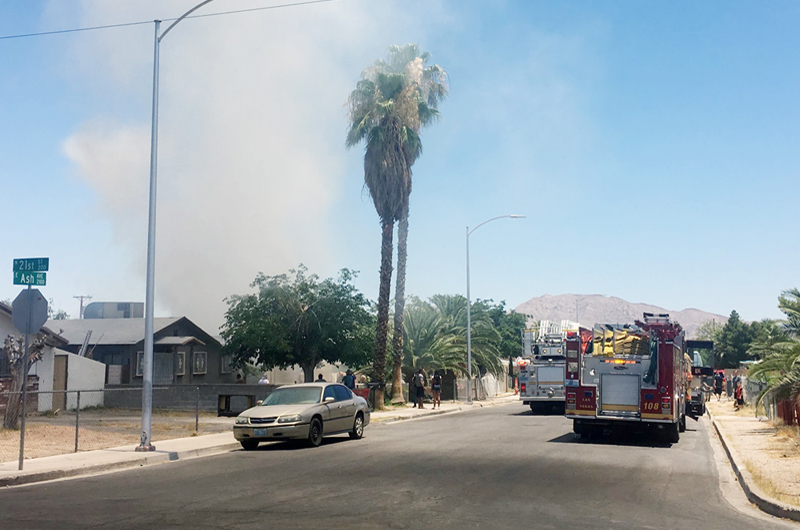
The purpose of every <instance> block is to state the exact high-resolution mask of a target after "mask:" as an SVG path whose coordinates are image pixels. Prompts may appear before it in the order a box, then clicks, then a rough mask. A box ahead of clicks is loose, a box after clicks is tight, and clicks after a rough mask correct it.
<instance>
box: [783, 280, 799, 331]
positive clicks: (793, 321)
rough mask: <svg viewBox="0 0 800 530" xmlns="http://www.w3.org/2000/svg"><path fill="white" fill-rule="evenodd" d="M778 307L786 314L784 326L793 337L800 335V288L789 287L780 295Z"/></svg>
mask: <svg viewBox="0 0 800 530" xmlns="http://www.w3.org/2000/svg"><path fill="white" fill-rule="evenodd" d="M778 308H779V309H780V310H781V311H783V314H785V315H786V321H785V322H784V328H785V329H786V332H787V333H788V334H789V335H791V336H793V337H800V289H797V288H796V287H795V288H794V289H788V290H786V291H783V293H781V296H780V297H778Z"/></svg>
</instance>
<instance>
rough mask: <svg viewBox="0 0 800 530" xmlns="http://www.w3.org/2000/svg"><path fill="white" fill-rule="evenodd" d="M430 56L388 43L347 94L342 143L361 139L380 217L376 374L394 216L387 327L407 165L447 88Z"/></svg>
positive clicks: (397, 350)
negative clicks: (381, 57) (347, 122)
mask: <svg viewBox="0 0 800 530" xmlns="http://www.w3.org/2000/svg"><path fill="white" fill-rule="evenodd" d="M429 57H430V55H429V54H428V53H420V51H419V46H418V45H416V44H407V45H405V46H390V47H389V60H388V62H386V61H383V60H378V61H376V62H375V64H373V65H372V66H371V67H369V68H367V69H366V70H364V72H363V73H362V76H361V77H362V78H361V80H360V81H359V82H358V83H357V85H356V89H355V90H353V92H351V93H350V96H349V98H348V116H349V120H350V126H349V130H348V132H347V140H346V145H347V146H348V147H354V146H355V145H358V144H359V143H361V141H362V140H365V141H366V144H367V145H366V152H365V154H364V184H365V186H366V188H367V189H368V190H369V194H370V196H371V197H372V200H373V203H374V204H375V210H376V211H377V213H378V216H379V217H380V219H381V229H382V240H381V273H380V289H379V292H378V322H377V328H376V339H375V340H376V343H375V362H374V365H373V372H374V374H375V376H376V378H378V380H379V382H384V381H383V380H384V370H385V364H386V346H387V336H388V320H389V291H390V289H391V281H392V246H393V241H392V239H393V235H394V234H393V230H394V222H395V221H400V226H399V229H398V260H397V261H398V266H397V268H398V271H397V274H398V275H397V284H396V295H395V321H394V327H395V329H396V330H402V329H403V313H404V306H405V269H406V254H407V251H406V244H407V238H408V237H407V234H408V199H409V195H410V194H411V166H412V165H413V164H414V162H415V161H416V159H417V158H419V156H420V154H422V143H421V142H420V139H419V131H420V128H421V127H423V126H425V125H427V124H428V123H430V122H431V121H433V120H434V119H436V118H437V117H438V110H437V107H438V102H439V101H440V100H441V99H442V98H443V97H444V96H445V95H446V94H447V75H446V73H445V71H444V70H443V69H442V68H441V67H439V66H436V65H432V66H428V67H426V66H425V63H426V62H427V61H428V59H429ZM393 346H394V377H393V380H394V386H393V395H394V396H395V398H397V396H400V401H402V388H401V386H400V384H401V383H400V367H401V364H402V359H403V334H402V332H397V333H395V334H394V341H393ZM375 401H376V404H377V406H378V407H382V406H383V391H382V390H380V389H379V391H378V392H377V393H376V397H375Z"/></svg>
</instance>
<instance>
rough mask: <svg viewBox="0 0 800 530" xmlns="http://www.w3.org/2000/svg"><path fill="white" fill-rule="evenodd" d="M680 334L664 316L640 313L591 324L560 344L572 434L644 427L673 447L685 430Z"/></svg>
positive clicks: (685, 374) (686, 368)
mask: <svg viewBox="0 0 800 530" xmlns="http://www.w3.org/2000/svg"><path fill="white" fill-rule="evenodd" d="M684 343H685V341H684V332H683V329H681V326H680V325H679V324H677V323H673V322H670V320H669V315H666V314H650V313H644V318H643V320H642V321H636V323H635V324H626V325H618V324H597V325H595V327H594V329H593V330H580V331H579V332H577V333H570V334H569V335H568V336H567V338H566V342H565V350H566V356H567V365H566V380H565V386H566V416H567V418H571V419H572V420H573V429H574V431H575V434H577V435H580V436H587V437H591V436H593V435H599V434H601V433H602V432H603V431H604V430H605V429H608V428H619V427H629V428H634V429H635V428H639V429H643V428H648V429H655V430H658V431H660V432H661V433H662V434H663V435H664V436H665V438H666V439H667V440H668V441H669V442H671V443H676V442H677V441H678V440H679V438H680V433H681V432H683V431H684V430H685V429H686V395H687V390H688V385H689V380H690V377H691V376H690V374H691V371H690V366H691V365H690V362H689V356H688V355H686V354H685V353H684Z"/></svg>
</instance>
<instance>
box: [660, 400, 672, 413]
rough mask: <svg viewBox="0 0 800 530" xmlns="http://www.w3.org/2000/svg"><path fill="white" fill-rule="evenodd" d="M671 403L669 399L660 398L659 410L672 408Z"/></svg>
mask: <svg viewBox="0 0 800 530" xmlns="http://www.w3.org/2000/svg"><path fill="white" fill-rule="evenodd" d="M671 401H672V400H671V399H670V398H669V397H662V398H661V408H662V409H666V410H669V409H670V408H672V403H671Z"/></svg>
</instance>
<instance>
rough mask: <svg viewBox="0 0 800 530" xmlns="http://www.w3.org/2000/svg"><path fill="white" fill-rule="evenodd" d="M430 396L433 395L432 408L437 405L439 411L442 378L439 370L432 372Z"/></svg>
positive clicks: (440, 406)
mask: <svg viewBox="0 0 800 530" xmlns="http://www.w3.org/2000/svg"><path fill="white" fill-rule="evenodd" d="M431 394H432V395H433V408H434V409H435V408H436V405H439V410H441V408H442V376H441V374H440V373H439V370H436V371H434V372H433V377H432V378H431Z"/></svg>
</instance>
